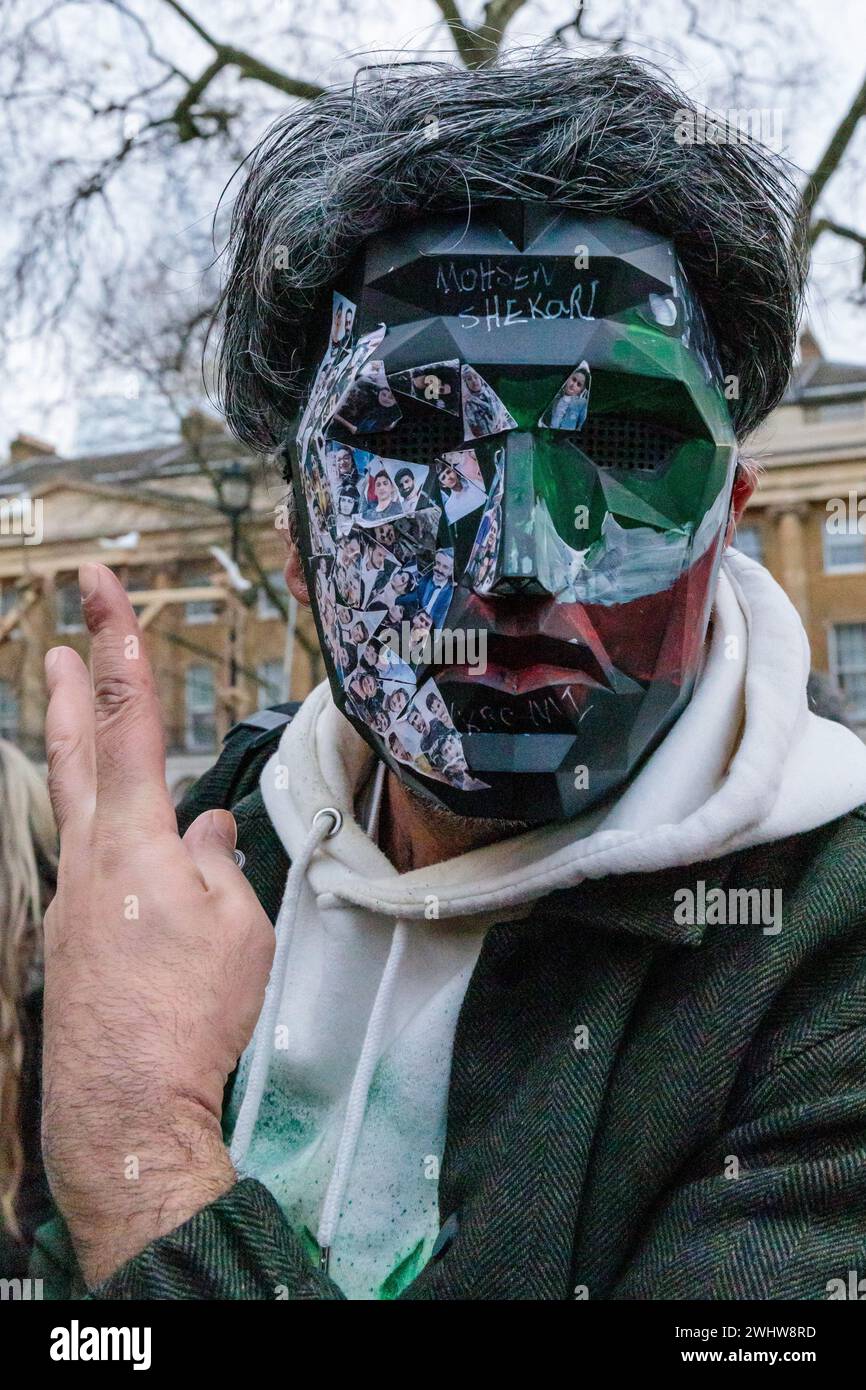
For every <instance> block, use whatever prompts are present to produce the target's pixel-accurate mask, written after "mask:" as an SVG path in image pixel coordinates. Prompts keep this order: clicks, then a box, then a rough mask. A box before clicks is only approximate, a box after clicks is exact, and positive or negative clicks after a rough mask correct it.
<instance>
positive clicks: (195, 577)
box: [181, 566, 218, 623]
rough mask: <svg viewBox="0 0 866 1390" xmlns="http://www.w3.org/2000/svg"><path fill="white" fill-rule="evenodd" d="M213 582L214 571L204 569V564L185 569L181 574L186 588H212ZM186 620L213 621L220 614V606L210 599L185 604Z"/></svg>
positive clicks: (195, 621) (183, 586)
mask: <svg viewBox="0 0 866 1390" xmlns="http://www.w3.org/2000/svg"><path fill="white" fill-rule="evenodd" d="M212 583H213V575H212V571H211V570H209V569H204V568H203V567H202V566H198V567H195V568H193V567H192V566H191V567H190V568H189V569H184V571H183V574H182V575H181V587H182V588H184V589H201V588H205V587H206V588H210V586H211V585H212ZM184 610H185V614H186V621H187V622H188V623H213V622H216V619H217V616H218V611H217V610H218V606H217V603H216V601H215V600H214V601H211V600H210V599H197V600H196V601H195V602H193V603H186V604H184Z"/></svg>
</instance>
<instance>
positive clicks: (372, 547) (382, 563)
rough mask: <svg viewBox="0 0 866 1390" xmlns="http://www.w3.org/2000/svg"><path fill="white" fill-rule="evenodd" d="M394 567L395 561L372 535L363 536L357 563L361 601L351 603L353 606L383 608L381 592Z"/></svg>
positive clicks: (386, 585) (395, 566)
mask: <svg viewBox="0 0 866 1390" xmlns="http://www.w3.org/2000/svg"><path fill="white" fill-rule="evenodd" d="M396 568H397V561H396V560H395V559H394V556H393V555H391V554H390V553H389V552H388V551H387V550H386V549H385V547H384V546H382V545H377V543H376V542H375V541H374V540H373V538H372V537H367V536H363V537H362V546H361V556H360V564H359V576H360V581H361V585H362V593H363V602H361V603H357V604H353V607H355V608H364V609H367V608H384V607H385V604H384V602H383V599H382V594H383V592H384V591H385V590H386V589H387V587H388V583H389V581H390V578H391V575H392V574H393V572H394V570H395V569H396Z"/></svg>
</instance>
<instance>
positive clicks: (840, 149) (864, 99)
mask: <svg viewBox="0 0 866 1390" xmlns="http://www.w3.org/2000/svg"><path fill="white" fill-rule="evenodd" d="M864 115H866V78H864V79H863V83H862V85H861V87H860V90H859V91H858V92H857V94H856V96H855V97H854V100H853V101H852V102H851V105H850V106H849V107H848V110H847V111H846V112H845V115H844V116H843V117H842V119H841V121H840V122H839V124H838V125H837V127H836V129H835V130H834V131H833V134H832V135H831V136H830V140H829V142H828V144H827V148H826V149H825V151H824V153H823V154H822V156H821V158H820V159H819V160H818V163H817V164H816V166H815V169H814V171H813V173H812V174H811V176H810V178H809V180H808V182H807V184H806V187H805V189H804V190H803V210H804V212H805V214H806V215H807V216H809V217H811V215H812V213H813V212H814V210H815V207H816V204H817V202H818V199H819V198H820V197H821V194H822V193H823V192H824V189H825V188H826V187H827V184H828V183H829V181H830V179H831V178H832V177H833V175H834V174H835V172H836V170H837V169H838V168H839V165H840V164H841V162H842V158H843V156H844V155H845V152H846V150H847V149H848V146H849V145H850V143H851V140H852V138H853V136H854V132H855V130H856V129H857V126H858V125H859V123H860V121H861V120H862V119H863V117H864ZM816 239H817V238H816V237H815V236H814V235H813V236H812V237H811V241H812V243H813V244H814V242H815V240H816Z"/></svg>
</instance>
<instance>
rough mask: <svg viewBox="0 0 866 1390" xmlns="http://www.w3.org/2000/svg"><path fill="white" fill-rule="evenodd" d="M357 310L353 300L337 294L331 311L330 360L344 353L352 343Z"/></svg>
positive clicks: (328, 355) (328, 353)
mask: <svg viewBox="0 0 866 1390" xmlns="http://www.w3.org/2000/svg"><path fill="white" fill-rule="evenodd" d="M356 313H357V309H356V307H355V305H354V304H353V303H352V302H351V300H349V299H346V297H345V296H344V295H342V294H337V293H336V292H335V294H334V297H333V300H332V309H331V336H330V340H329V342H328V352H327V357H328V359H332V358H334V357H337V356H339V355H341V354H342V353H344V352H345V351H346V350H347V348H349V347H350V346H351V343H352V327H353V324H354V322H355V314H356Z"/></svg>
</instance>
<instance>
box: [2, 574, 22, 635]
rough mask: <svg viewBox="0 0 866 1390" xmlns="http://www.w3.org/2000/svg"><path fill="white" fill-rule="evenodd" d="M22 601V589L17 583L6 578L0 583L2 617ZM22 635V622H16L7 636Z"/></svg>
mask: <svg viewBox="0 0 866 1390" xmlns="http://www.w3.org/2000/svg"><path fill="white" fill-rule="evenodd" d="M20 602H21V590H20V589H19V588H18V587H17V585H16V584H14V583H12V582H10V581H9V580H4V582H3V583H2V584H0V618H5V617H6V614H7V613H11V612H12V609H13V608H17V607H18V605H19V603H20ZM20 636H21V624H20V623H16V624H15V626H14V627H13V629H12V631H11V632H10V633H8V634H7V638H15V637H20Z"/></svg>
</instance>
